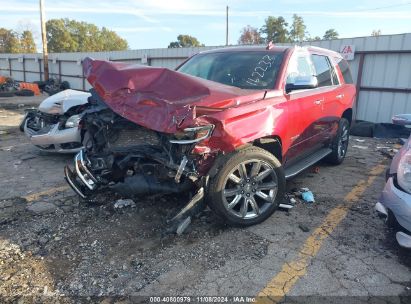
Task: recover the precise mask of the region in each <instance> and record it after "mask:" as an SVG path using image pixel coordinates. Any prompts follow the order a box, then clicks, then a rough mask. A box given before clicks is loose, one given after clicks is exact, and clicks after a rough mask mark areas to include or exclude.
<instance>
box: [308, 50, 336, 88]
mask: <svg viewBox="0 0 411 304" xmlns="http://www.w3.org/2000/svg"><path fill="white" fill-rule="evenodd" d="M311 58H312V61H313V64H314V67H315V71H316V72H317V75H316V76H317V79H318V86H319V87H325V86H331V85H333V83H332V80H331V66H330V63H329V61H328V59H327V57H326V56H321V55H311Z"/></svg>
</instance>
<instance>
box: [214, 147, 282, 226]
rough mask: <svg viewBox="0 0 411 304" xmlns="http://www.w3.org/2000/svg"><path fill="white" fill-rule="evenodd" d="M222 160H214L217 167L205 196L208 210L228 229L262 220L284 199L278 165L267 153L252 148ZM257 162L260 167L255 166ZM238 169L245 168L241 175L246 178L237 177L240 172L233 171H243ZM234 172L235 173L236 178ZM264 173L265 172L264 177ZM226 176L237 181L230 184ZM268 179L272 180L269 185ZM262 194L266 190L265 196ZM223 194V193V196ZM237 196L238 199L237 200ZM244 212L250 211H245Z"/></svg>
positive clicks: (275, 159)
mask: <svg viewBox="0 0 411 304" xmlns="http://www.w3.org/2000/svg"><path fill="white" fill-rule="evenodd" d="M222 157H223V158H222V159H220V160H217V161H218V164H220V165H219V167H218V168H217V173H216V175H215V176H213V177H212V178H211V180H210V186H209V189H208V193H207V202H208V204H209V206H210V208H211V209H212V210H213V211H214V212H215V213H216V214H217V215H218V217H219V218H221V220H222V221H223V222H224V223H226V224H229V225H231V226H243V227H244V226H251V225H255V224H259V223H261V222H263V221H265V220H266V219H267V218H268V217H270V216H271V215H272V214H273V213H274V211H275V210H276V209H277V208H278V205H279V204H280V203H281V201H282V199H283V198H284V193H285V175H284V171H283V168H282V166H281V163H280V162H279V161H278V159H277V158H276V157H275V156H274V155H272V154H271V153H269V152H268V151H266V150H264V149H261V148H258V147H253V146H250V147H247V148H244V149H241V150H237V151H234V152H232V153H230V154H228V155H226V156H222ZM258 163H260V165H257V164H258ZM242 164H244V167H242ZM254 165H255V167H254ZM240 167H241V168H245V173H246V174H245V175H244V174H243V176H245V177H246V178H243V179H241V178H239V176H240V177H241V172H240V171H237V170H236V168H238V170H243V169H240ZM248 170H249V171H250V173H248ZM235 172H238V173H239V174H238V175H236V174H235ZM243 172H244V171H243ZM266 172H269V173H268V174H267V175H266ZM229 175H230V177H232V175H235V178H236V179H237V180H236V181H235V182H234V181H233V180H231V178H229ZM263 176H265V177H263ZM260 179H261V180H260ZM267 179H268V181H267ZM270 180H273V181H272V182H270ZM273 184H276V185H277V186H276V188H275V187H273V188H271V185H273ZM233 185H234V186H233ZM226 186H227V188H226ZM230 187H231V188H230ZM232 187H234V188H232ZM263 188H267V189H263ZM230 191H235V192H236V194H233V195H227V194H228V193H231V192H230ZM263 191H268V194H267V193H264V192H263ZM237 192H238V193H237ZM224 193H226V194H225V195H224ZM240 193H242V194H240ZM246 195H247V196H248V198H247V197H246ZM261 195H266V199H269V200H270V202H268V201H267V200H266V199H263V198H262V197H261ZM238 196H240V197H241V198H239V199H238V198H237V197H238ZM229 197H233V200H232V201H231V202H230V203H228V199H227V198H229ZM251 200H252V201H251ZM234 201H237V202H236V203H234V205H233V207H231V208H229V207H228V205H232V204H233V202H234ZM255 205H257V207H255ZM237 209H238V210H237ZM250 209H251V210H250ZM229 210H230V211H229ZM244 210H245V211H244ZM248 210H250V211H249V212H248ZM235 213H238V214H235ZM253 213H254V214H253Z"/></svg>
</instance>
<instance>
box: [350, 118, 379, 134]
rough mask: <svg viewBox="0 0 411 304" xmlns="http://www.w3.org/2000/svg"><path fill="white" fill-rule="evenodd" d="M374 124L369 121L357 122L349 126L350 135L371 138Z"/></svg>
mask: <svg viewBox="0 0 411 304" xmlns="http://www.w3.org/2000/svg"><path fill="white" fill-rule="evenodd" d="M374 129H375V123H373V122H369V121H357V122H356V123H354V124H353V125H352V126H351V129H350V134H351V135H354V136H360V137H373V136H374Z"/></svg>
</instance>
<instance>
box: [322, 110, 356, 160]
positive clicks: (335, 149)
mask: <svg viewBox="0 0 411 304" xmlns="http://www.w3.org/2000/svg"><path fill="white" fill-rule="evenodd" d="M349 139H350V123H349V122H348V120H347V119H346V118H341V119H340V121H339V123H338V131H337V135H336V136H335V138H334V140H333V142H332V144H331V149H332V152H331V154H329V155H328V156H327V158H326V161H328V162H329V163H330V164H333V165H339V164H341V163H342V162H343V160H344V158H345V155H346V154H347V150H348V141H349Z"/></svg>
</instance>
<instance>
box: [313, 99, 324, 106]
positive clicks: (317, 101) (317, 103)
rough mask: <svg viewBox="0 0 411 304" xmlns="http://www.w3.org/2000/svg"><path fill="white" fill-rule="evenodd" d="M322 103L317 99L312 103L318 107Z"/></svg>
mask: <svg viewBox="0 0 411 304" xmlns="http://www.w3.org/2000/svg"><path fill="white" fill-rule="evenodd" d="M322 101H323V100H322V99H318V100H316V101H314V104H316V105H320V104H321V102H322Z"/></svg>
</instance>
